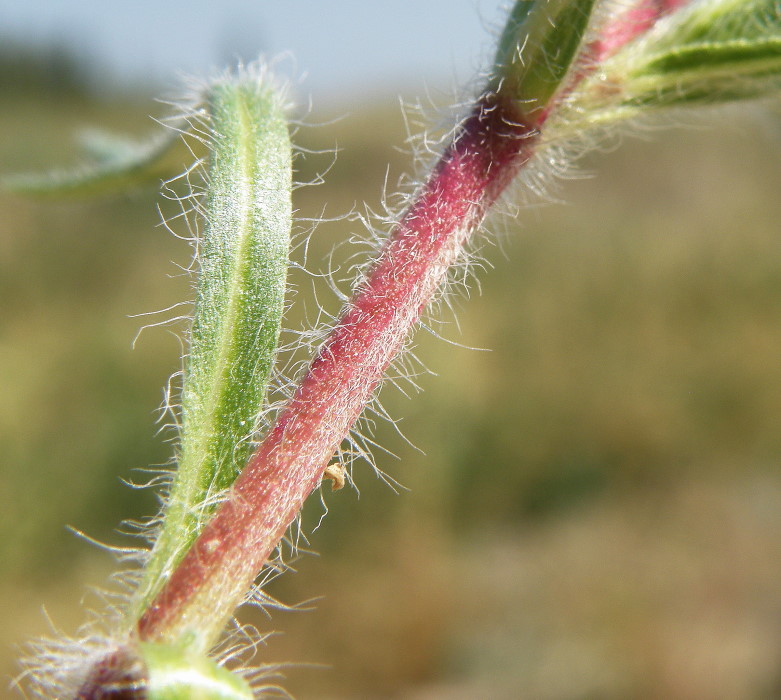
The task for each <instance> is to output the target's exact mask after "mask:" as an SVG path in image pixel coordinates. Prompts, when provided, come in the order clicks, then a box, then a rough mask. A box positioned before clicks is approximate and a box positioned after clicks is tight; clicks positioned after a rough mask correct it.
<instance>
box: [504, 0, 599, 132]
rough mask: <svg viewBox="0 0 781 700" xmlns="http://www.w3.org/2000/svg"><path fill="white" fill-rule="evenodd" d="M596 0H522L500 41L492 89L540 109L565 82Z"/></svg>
mask: <svg viewBox="0 0 781 700" xmlns="http://www.w3.org/2000/svg"><path fill="white" fill-rule="evenodd" d="M595 4H596V0H533V1H529V0H519V1H518V2H516V4H515V5H514V6H513V8H512V10H511V12H510V15H509V18H508V20H507V24H506V26H505V28H504V31H503V33H502V37H501V40H500V42H499V48H498V50H497V53H496V58H495V60H494V70H493V74H492V77H491V80H490V82H489V90H491V91H492V92H495V93H496V94H497V95H499V96H503V97H508V98H510V99H512V100H514V101H515V102H516V105H517V108H518V110H519V111H520V112H521V114H522V115H524V116H525V117H529V116H533V115H535V113H536V114H539V113H540V112H541V111H542V110H543V109H544V108H545V107H546V106H547V104H548V102H549V101H550V99H551V98H552V97H553V95H554V94H555V93H556V91H557V90H558V89H559V87H561V85H562V83H563V82H564V79H565V77H566V76H567V73H568V72H569V69H570V66H571V64H572V61H573V59H574V58H575V56H576V54H577V52H578V49H579V47H580V45H581V43H582V41H583V37H584V35H585V33H586V29H587V28H588V25H589V22H590V19H591V13H592V11H593V9H594V6H595Z"/></svg>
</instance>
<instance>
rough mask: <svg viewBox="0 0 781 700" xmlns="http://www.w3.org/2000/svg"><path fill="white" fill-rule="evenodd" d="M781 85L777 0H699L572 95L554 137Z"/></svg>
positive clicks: (768, 91) (754, 94)
mask: <svg viewBox="0 0 781 700" xmlns="http://www.w3.org/2000/svg"><path fill="white" fill-rule="evenodd" d="M779 90H781V4H780V3H779V2H778V0H721V1H716V2H714V1H713V0H699V1H698V2H695V3H693V4H691V5H688V6H686V7H683V8H681V9H679V10H677V11H676V12H674V13H673V14H672V15H670V16H668V17H667V18H665V19H663V20H661V21H659V22H657V24H656V25H655V26H654V28H653V29H652V30H651V31H650V32H649V33H648V34H647V35H645V36H644V37H642V38H640V39H639V40H636V41H634V42H631V43H629V44H627V45H626V46H625V47H623V48H622V49H621V50H620V51H618V52H617V53H616V54H615V55H614V56H612V57H611V58H610V59H608V60H607V61H605V62H604V63H603V64H602V65H600V66H598V67H597V69H596V70H595V71H594V72H593V73H592V74H591V75H590V76H589V77H587V78H586V79H585V80H583V81H582V83H581V84H580V85H579V86H578V87H577V88H576V89H575V90H573V92H572V94H571V95H569V97H568V99H567V102H566V104H565V105H564V108H563V109H562V111H561V114H560V115H557V116H556V120H555V123H553V124H549V127H550V129H549V133H548V137H549V140H555V139H557V138H566V137H567V136H568V135H572V134H575V133H578V132H582V131H584V130H585V129H587V128H589V127H592V126H597V125H605V124H610V123H614V122H617V121H620V120H624V119H627V118H631V117H634V116H637V115H638V114H640V113H643V112H649V111H652V110H659V109H662V108H667V107H684V106H686V107H689V106H698V105H708V104H719V103H725V102H732V101H736V100H744V99H752V98H757V97H763V96H767V95H772V94H774V93H777V92H778V91H779Z"/></svg>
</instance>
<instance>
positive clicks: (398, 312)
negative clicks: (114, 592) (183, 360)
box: [138, 0, 688, 641]
mask: <svg viewBox="0 0 781 700" xmlns="http://www.w3.org/2000/svg"><path fill="white" fill-rule="evenodd" d="M687 1H688V0H640V2H639V3H638V4H637V5H636V6H635V7H633V8H631V9H629V10H628V11H627V12H625V13H623V15H621V16H620V17H619V18H618V19H617V20H615V21H614V22H612V23H610V24H608V26H606V27H605V28H604V29H603V31H602V34H601V36H600V38H599V39H598V40H597V41H594V42H592V43H591V44H590V45H588V46H587V47H585V48H584V50H583V52H582V54H581V58H580V59H579V61H578V65H580V66H581V69H580V70H578V69H577V68H575V71H574V74H573V77H572V79H571V81H570V84H569V86H568V87H567V88H566V89H565V90H564V91H563V93H562V94H566V93H567V92H568V91H569V90H571V89H572V88H573V87H574V85H575V84H577V82H578V81H580V80H582V79H583V77H585V75H587V74H588V73H589V72H590V71H591V70H593V69H594V68H595V67H596V66H597V65H598V64H599V62H600V61H601V60H604V59H605V58H607V57H609V56H611V55H612V54H614V53H615V52H616V51H617V50H618V49H619V48H621V47H622V46H623V45H624V44H626V43H627V42H629V41H630V40H632V39H634V38H636V37H638V36H640V35H641V34H643V33H645V32H646V31H648V30H649V29H650V28H651V27H652V26H653V24H654V23H655V22H656V21H657V20H658V19H659V18H660V17H661V16H663V15H665V14H667V13H669V12H670V11H672V10H674V9H676V8H677V7H679V6H680V5H682V4H685V2H687ZM553 107H554V105H553V104H551V105H549V106H548V107H547V108H546V109H545V110H544V111H542V112H540V113H539V114H538V115H537V116H536V118H535V119H533V120H532V119H526V120H523V119H519V117H518V113H517V109H516V107H515V103H513V102H512V101H509V100H508V101H502V100H500V99H499V98H497V97H496V96H490V97H486V98H483V99H482V100H480V101H479V102H478V103H477V105H476V107H475V109H474V110H473V112H472V114H471V116H470V117H469V118H468V119H467V120H466V121H465V122H464V123H463V125H462V126H461V128H460V130H459V132H458V134H457V136H456V137H455V139H454V141H453V143H452V144H451V145H450V147H449V148H448V149H447V150H446V151H445V153H444V154H443V156H442V157H441V159H440V161H439V163H438V164H437V166H436V167H435V168H434V170H433V172H432V174H431V176H430V178H429V180H428V182H427V184H426V185H425V186H423V187H422V188H421V190H420V191H419V192H418V193H417V195H416V198H415V200H414V202H413V204H412V205H411V206H410V208H409V209H408V210H407V212H406V214H405V215H404V217H403V218H402V220H401V221H400V222H399V224H398V225H397V226H396V228H395V229H394V231H393V233H392V235H391V237H390V238H389V239H388V241H387V243H386V244H385V246H384V248H383V250H382V252H381V254H380V256H379V258H378V260H377V262H376V263H375V265H374V267H373V269H372V270H371V272H370V273H369V275H368V276H367V278H366V279H365V280H364V282H363V284H362V285H361V287H360V288H359V289H358V291H357V293H356V295H355V297H354V298H353V300H352V302H351V304H350V306H349V307H348V308H347V310H346V312H345V314H344V315H343V317H342V318H341V320H340V321H339V323H338V325H337V327H336V329H335V330H334V331H333V333H332V334H331V336H330V337H329V339H328V340H327V341H326V342H325V344H324V345H323V347H322V348H321V349H320V351H319V353H318V355H317V357H316V358H315V359H314V361H313V362H312V364H311V365H310V367H309V371H308V373H307V374H306V376H305V377H304V379H303V381H302V383H301V385H300V386H299V388H298V391H297V393H296V394H295V396H294V397H293V398H292V399H291V401H290V403H289V404H288V405H287V407H286V408H285V409H284V411H283V412H282V413H281V415H280V416H279V418H278V420H277V422H276V424H275V425H274V427H273V428H272V429H271V431H270V433H269V434H268V436H267V437H266V438H265V440H264V441H263V443H262V444H261V445H260V447H259V448H258V450H257V452H256V453H255V454H254V456H253V457H252V458H251V460H250V461H249V463H248V464H247V466H246V468H245V469H244V471H243V472H242V473H241V475H240V476H239V478H238V479H237V481H236V482H235V484H234V485H233V488H232V490H231V493H230V495H229V497H228V500H226V501H225V502H224V503H223V504H222V506H221V507H220V509H219V510H218V511H217V513H216V514H215V515H214V517H213V518H212V519H211V520H210V521H209V523H208V525H207V526H206V527H205V528H204V530H203V532H202V533H201V535H200V537H199V538H198V539H197V540H196V542H195V544H194V545H193V546H192V548H191V549H190V550H189V552H188V553H187V554H186V555H185V557H184V559H183V560H182V562H181V563H180V564H179V566H178V567H177V569H176V570H175V571H174V573H173V574H172V575H171V577H170V579H169V580H168V581H167V582H166V584H165V585H164V587H163V588H162V590H161V591H160V593H159V594H158V595H157V597H156V598H155V599H154V601H153V602H152V604H151V605H150V606H149V608H148V609H147V610H146V611H145V612H144V614H143V615H142V617H141V619H140V620H139V622H138V633H139V636H140V638H141V639H142V640H145V641H175V640H180V639H182V638H183V637H184V636H185V635H187V633H188V630H190V629H193V630H195V629H196V628H197V627H200V626H201V625H202V624H203V621H204V620H210V619H214V620H217V621H218V623H219V624H220V625H221V621H222V620H224V619H227V618H228V617H229V616H230V614H231V613H232V611H233V608H234V607H235V605H236V604H237V603H238V602H240V600H241V598H242V597H243V595H244V592H245V591H246V590H247V589H248V588H249V586H250V584H251V583H252V581H253V579H254V578H255V576H256V575H257V573H258V572H259V571H260V569H261V567H262V566H263V565H264V563H265V562H266V561H267V559H268V557H269V556H270V555H271V553H272V552H273V550H274V548H275V547H276V546H277V544H278V542H279V540H280V539H281V538H282V536H283V535H284V533H285V531H286V530H287V528H288V527H289V525H290V523H291V522H292V521H293V519H294V518H295V517H296V515H297V513H298V512H299V511H300V510H301V507H302V505H303V503H304V501H305V500H306V498H307V496H308V495H309V494H310V493H311V492H312V491H313V490H314V489H315V488H317V486H318V485H319V484H320V481H321V480H322V477H323V471H324V470H325V467H326V466H327V463H328V461H329V460H330V458H331V456H332V455H333V453H334V452H335V451H336V449H337V448H338V446H339V444H340V442H341V441H342V440H343V439H344V438H345V437H346V436H347V434H348V432H349V430H350V428H351V426H352V425H353V423H354V422H355V421H356V420H357V418H358V416H359V415H360V414H361V412H362V411H363V409H364V407H365V406H366V404H367V403H368V401H369V400H370V399H371V397H372V395H373V393H374V391H375V390H376V388H377V386H378V385H379V383H380V381H381V379H382V376H383V374H384V373H385V370H386V369H387V367H388V365H389V364H390V362H391V361H392V360H393V358H394V357H395V356H396V355H397V353H398V352H399V351H400V350H401V348H402V347H403V345H404V342H405V339H406V337H407V335H408V333H409V332H410V331H411V329H412V328H413V326H414V325H415V323H416V322H417V320H418V319H419V317H420V314H421V312H422V310H423V309H424V307H425V306H426V304H427V303H428V302H429V301H430V300H431V298H432V296H433V295H434V294H435V293H436V291H437V290H438V289H439V288H440V287H441V285H442V283H443V282H444V280H445V277H446V275H447V271H448V269H449V268H450V266H451V265H452V264H453V263H454V262H455V261H456V260H457V259H458V257H459V255H461V253H462V250H463V247H464V244H465V243H466V242H467V240H468V239H469V237H470V235H471V233H472V232H473V231H474V230H475V228H476V227H477V225H478V224H479V223H480V221H481V220H482V219H483V217H484V216H485V213H486V212H487V210H488V209H489V207H490V206H491V205H492V204H493V203H494V202H495V201H496V199H497V198H498V197H499V195H500V194H501V193H502V192H503V190H504V189H505V188H506V187H507V185H508V184H509V183H510V182H511V181H512V179H513V178H514V177H515V175H516V174H517V173H518V171H519V170H520V169H521V168H522V167H523V166H524V165H525V164H526V163H527V162H528V160H529V159H530V158H531V156H532V154H533V151H534V148H535V145H536V143H537V141H538V135H539V128H540V127H541V125H542V123H543V122H544V120H545V119H546V117H547V116H548V114H549V113H550V110H551V108H553ZM195 634H196V636H197V632H195Z"/></svg>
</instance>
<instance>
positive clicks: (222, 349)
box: [132, 74, 292, 617]
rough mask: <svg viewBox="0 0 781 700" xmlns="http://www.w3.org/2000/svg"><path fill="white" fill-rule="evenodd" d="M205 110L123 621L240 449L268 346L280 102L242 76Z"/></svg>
mask: <svg viewBox="0 0 781 700" xmlns="http://www.w3.org/2000/svg"><path fill="white" fill-rule="evenodd" d="M206 108H207V111H208V123H207V127H208V131H209V134H210V139H211V144H210V149H211V153H212V156H211V162H210V165H209V172H208V177H207V194H206V202H205V205H206V208H205V218H206V224H205V231H204V233H203V235H202V236H201V237H200V238H199V241H198V245H199V250H198V261H199V264H200V274H199V282H198V286H197V289H196V307H195V315H194V318H193V323H192V330H191V337H190V354H189V356H188V357H187V359H186V365H185V376H184V381H183V388H182V406H181V421H182V426H181V442H180V448H179V456H178V468H177V472H176V475H175V478H174V481H173V483H172V485H171V488H170V492H169V494H168V499H167V503H166V506H165V510H164V517H163V521H162V524H161V526H160V530H159V534H158V537H157V540H156V542H155V546H154V548H153V550H152V552H151V555H150V559H149V561H148V563H147V566H146V569H145V572H144V576H143V580H142V582H141V585H140V586H139V589H138V593H137V595H136V600H135V601H134V605H133V607H132V614H133V616H134V617H136V616H138V615H139V614H140V613H141V612H142V611H143V610H144V608H145V607H146V606H147V604H148V603H149V601H150V600H151V599H152V598H153V597H154V596H155V594H156V593H157V592H158V590H159V589H160V587H161V586H162V585H163V583H164V582H165V580H167V578H168V577H169V576H170V573H171V571H173V569H174V568H175V567H176V565H177V564H178V562H179V561H180V559H181V558H182V556H183V554H184V552H186V551H187V549H188V548H189V547H190V545H191V544H192V542H193V541H194V540H195V538H196V537H197V536H198V534H199V533H200V531H201V529H202V528H203V525H204V523H205V522H206V520H207V519H208V518H209V516H210V515H211V513H212V512H213V510H214V508H215V505H216V502H217V501H218V500H219V497H220V495H221V494H222V492H223V491H224V490H225V489H227V488H228V487H229V486H230V485H231V484H232V483H233V481H234V479H235V478H236V476H237V475H238V474H239V472H240V471H241V469H242V468H243V466H244V464H245V463H246V461H247V459H248V457H249V455H250V454H251V452H252V449H253V442H252V439H253V435H254V433H255V430H256V428H257V425H256V424H257V419H258V414H259V412H260V409H261V407H262V403H263V400H264V397H265V393H266V390H267V387H268V382H269V376H270V374H271V369H272V365H273V361H274V357H275V353H276V348H277V344H278V341H279V331H280V323H281V319H282V312H283V305H284V293H285V282H286V273H287V260H288V250H289V241H290V228H291V189H292V166H291V149H290V141H289V134H288V129H287V124H286V121H285V119H284V113H283V108H282V105H281V103H280V100H279V97H278V96H277V95H276V94H275V93H274V91H273V90H272V89H271V87H269V86H268V85H267V84H264V83H263V81H262V80H260V79H259V78H258V76H257V75H252V74H250V75H247V76H246V77H240V78H236V79H226V80H224V81H220V82H218V83H215V84H214V85H212V86H211V87H210V88H209V90H208V93H207V96H206Z"/></svg>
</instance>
